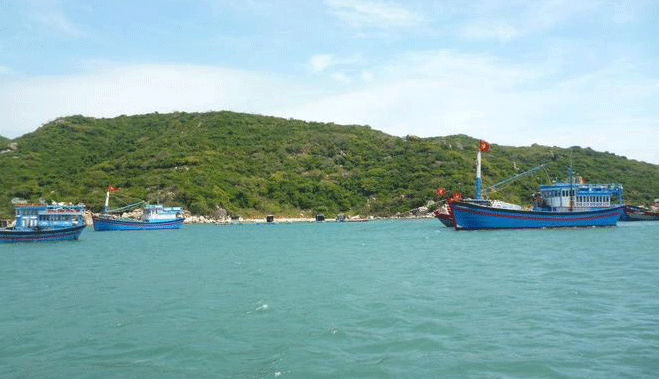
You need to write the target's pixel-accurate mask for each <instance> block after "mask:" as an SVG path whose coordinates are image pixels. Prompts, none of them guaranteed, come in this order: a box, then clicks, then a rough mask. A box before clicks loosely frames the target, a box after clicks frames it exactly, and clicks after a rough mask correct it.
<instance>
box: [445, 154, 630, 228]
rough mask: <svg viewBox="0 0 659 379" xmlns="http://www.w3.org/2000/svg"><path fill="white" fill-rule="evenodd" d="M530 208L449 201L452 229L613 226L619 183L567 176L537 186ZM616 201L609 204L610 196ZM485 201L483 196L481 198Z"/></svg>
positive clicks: (620, 209)
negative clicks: (581, 180) (562, 181)
mask: <svg viewBox="0 0 659 379" xmlns="http://www.w3.org/2000/svg"><path fill="white" fill-rule="evenodd" d="M480 153H481V151H480V150H479V151H478V157H477V163H478V164H477V171H476V172H477V173H476V199H477V200H480V199H481V193H480V192H481V190H480V188H481V178H480V161H481V160H480ZM539 191H540V192H539V194H538V195H536V197H535V201H534V207H533V209H532V210H524V209H522V208H521V207H519V206H517V207H501V206H495V205H493V204H492V205H488V204H483V203H482V202H474V201H469V200H464V201H462V200H460V201H450V202H449V209H450V215H451V217H452V219H453V224H454V227H455V229H456V230H473V229H524V228H565V227H590V226H615V225H616V224H617V221H618V220H619V219H620V217H621V215H622V213H623V204H622V201H623V199H622V193H623V188H622V185H621V184H617V183H616V184H587V183H582V182H575V181H574V180H573V178H572V168H571V167H570V169H569V180H568V182H564V183H553V184H548V185H540V186H539ZM616 197H617V200H618V202H619V204H617V205H612V200H615V198H616ZM483 200H486V201H488V200H487V199H483Z"/></svg>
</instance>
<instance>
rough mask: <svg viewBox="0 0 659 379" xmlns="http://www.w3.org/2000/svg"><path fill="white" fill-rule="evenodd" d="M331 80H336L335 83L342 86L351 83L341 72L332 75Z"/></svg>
mask: <svg viewBox="0 0 659 379" xmlns="http://www.w3.org/2000/svg"><path fill="white" fill-rule="evenodd" d="M332 78H334V80H336V81H337V82H341V83H344V84H350V83H351V82H352V80H351V79H350V77H349V76H348V75H346V74H344V73H342V72H334V73H332Z"/></svg>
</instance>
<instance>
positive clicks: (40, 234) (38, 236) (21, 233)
mask: <svg viewBox="0 0 659 379" xmlns="http://www.w3.org/2000/svg"><path fill="white" fill-rule="evenodd" d="M15 207H16V220H15V225H14V226H13V227H8V228H0V242H38V241H62V240H77V239H78V237H79V236H80V233H82V230H83V229H84V228H85V218H84V212H85V206H84V205H83V204H78V205H61V204H45V203H37V204H32V203H27V202H17V203H16V204H15Z"/></svg>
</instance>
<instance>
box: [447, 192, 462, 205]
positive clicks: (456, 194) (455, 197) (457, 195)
mask: <svg viewBox="0 0 659 379" xmlns="http://www.w3.org/2000/svg"><path fill="white" fill-rule="evenodd" d="M461 200H462V194H461V193H460V192H453V195H451V198H450V199H449V202H451V203H453V202H458V201H461Z"/></svg>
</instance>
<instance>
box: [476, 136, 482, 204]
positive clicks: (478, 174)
mask: <svg viewBox="0 0 659 379" xmlns="http://www.w3.org/2000/svg"><path fill="white" fill-rule="evenodd" d="M482 186H483V181H482V179H481V149H480V148H479V149H478V154H477V155H476V199H480V198H481V187H482Z"/></svg>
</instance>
